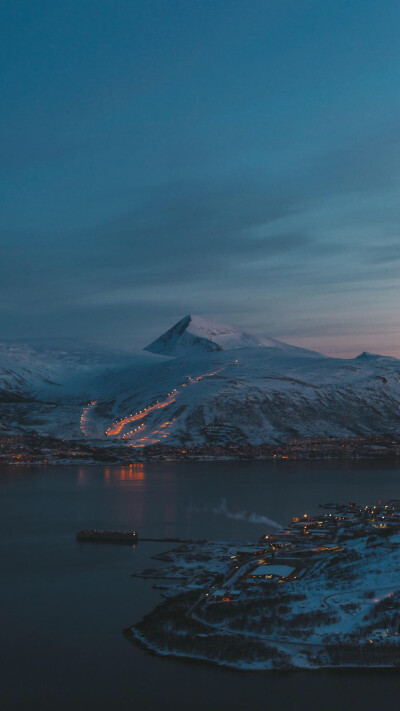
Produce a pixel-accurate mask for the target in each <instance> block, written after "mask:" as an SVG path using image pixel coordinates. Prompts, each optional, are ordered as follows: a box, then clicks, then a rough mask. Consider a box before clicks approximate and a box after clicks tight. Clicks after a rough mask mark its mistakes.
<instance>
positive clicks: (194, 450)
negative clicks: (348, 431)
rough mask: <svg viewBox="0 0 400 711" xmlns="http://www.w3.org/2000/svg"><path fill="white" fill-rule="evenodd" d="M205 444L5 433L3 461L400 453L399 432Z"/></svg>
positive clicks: (331, 456)
mask: <svg viewBox="0 0 400 711" xmlns="http://www.w3.org/2000/svg"><path fill="white" fill-rule="evenodd" d="M208 437H209V440H208V441H207V443H206V444H202V445H201V444H196V445H195V444H190V443H185V444H182V445H180V446H179V445H169V444H166V443H165V444H153V445H148V446H146V447H144V448H143V449H133V448H132V447H130V446H129V444H126V443H125V442H124V441H123V440H122V441H121V440H120V439H119V440H114V441H111V442H108V441H107V442H106V443H104V442H99V441H97V442H94V441H90V440H82V439H73V440H70V439H59V438H56V437H51V436H49V435H39V434H38V433H37V432H35V431H27V432H24V433H23V434H9V433H4V434H0V463H1V464H18V465H23V464H72V463H77V462H78V463H85V464H99V463H104V464H122V465H126V464H129V463H131V462H146V461H149V462H152V461H160V462H162V461H181V460H183V461H184V460H187V461H196V460H198V461H209V460H220V459H221V460H249V461H252V460H287V459H290V460H312V459H341V460H346V459H350V460H351V459H394V458H398V457H400V438H399V437H398V435H393V434H388V435H386V436H372V435H371V436H368V437H345V438H338V437H312V438H303V439H302V438H292V439H289V440H288V441H286V442H282V443H279V444H268V443H261V444H259V445H252V444H249V443H241V442H240V441H235V439H234V438H231V439H228V440H226V441H225V442H223V441H222V440H221V439H219V438H217V437H215V439H213V438H212V437H211V436H210V433H208Z"/></svg>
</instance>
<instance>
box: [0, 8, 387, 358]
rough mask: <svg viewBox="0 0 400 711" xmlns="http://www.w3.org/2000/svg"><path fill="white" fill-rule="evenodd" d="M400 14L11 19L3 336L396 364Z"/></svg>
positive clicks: (63, 11)
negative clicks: (248, 345)
mask: <svg viewBox="0 0 400 711" xmlns="http://www.w3.org/2000/svg"><path fill="white" fill-rule="evenodd" d="M399 26H400V1H396V0H387V1H386V2H384V3H382V2H379V0H352V1H350V0H346V1H345V0H323V1H321V0H250V1H248V0H247V1H244V0H210V1H209V0H168V1H166V0H134V1H132V0H118V2H115V0H68V2H67V0H59V1H58V2H54V0H42V1H41V0H36V2H34V3H33V2H30V1H28V0H13V2H10V3H4V4H3V6H2V9H1V10H0V61H1V67H2V71H1V73H0V91H1V97H2V110H1V112H0V129H1V130H0V141H1V161H0V183H1V189H0V212H1V232H0V340H5V339H27V340H28V339H29V338H33V337H35V338H37V337H59V336H67V337H71V338H76V339H85V340H90V341H93V342H95V343H99V344H103V345H106V346H107V345H108V346H112V347H116V346H117V347H122V348H138V347H142V346H144V345H146V344H147V343H149V342H150V341H152V340H154V338H156V337H157V336H158V335H160V334H161V333H162V332H163V331H165V330H167V328H169V327H170V326H172V325H173V324H174V323H175V322H176V321H178V320H179V319H180V318H182V317H183V316H184V315H185V314H187V313H197V314H201V315H204V316H208V317H213V318H214V319H215V320H220V321H224V322H228V323H233V324H236V325H238V326H240V327H243V328H245V329H249V330H253V331H255V332H259V333H262V334H263V335H267V336H271V337H274V338H279V339H281V340H287V341H289V342H291V343H295V344H298V345H302V346H305V347H308V348H314V349H316V350H320V351H322V352H324V353H327V354H329V355H338V356H344V357H352V356H355V355H357V354H358V353H360V352H361V351H363V350H368V351H372V352H380V353H384V354H388V355H395V356H398V357H400V308H399V307H400V234H399V225H400V221H399V218H400V200H399V187H400V42H399V39H398V32H399Z"/></svg>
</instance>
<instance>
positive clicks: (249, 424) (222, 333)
mask: <svg viewBox="0 0 400 711" xmlns="http://www.w3.org/2000/svg"><path fill="white" fill-rule="evenodd" d="M0 427H1V429H2V431H3V432H5V431H6V432H23V431H26V430H28V429H34V430H36V431H37V432H39V433H41V434H46V433H49V434H52V435H55V436H59V437H60V436H61V437H63V438H78V437H81V438H88V439H90V440H101V441H104V442H117V441H118V442H121V443H122V442H125V443H127V444H129V445H131V446H132V447H134V448H138V449H140V448H142V447H145V446H146V445H149V444H156V443H169V444H171V445H178V444H179V445H181V444H189V443H191V444H194V443H199V444H206V443H208V442H212V441H234V442H251V443H254V444H257V443H276V442H279V441H283V440H286V439H288V438H290V437H311V436H332V435H334V436H337V437H343V436H346V435H367V434H378V435H379V434H384V433H393V434H395V433H398V432H399V431H400V361H399V360H397V359H396V358H389V357H384V356H380V355H375V354H370V353H367V352H365V353H362V354H361V355H360V356H358V357H356V358H352V359H340V358H329V357H327V356H324V355H322V354H319V353H316V352H313V351H308V350H306V349H302V348H297V347H295V346H291V345H288V344H285V343H282V342H280V341H276V340H274V339H271V338H265V337H259V336H254V335H252V334H248V333H243V332H242V331H240V330H239V329H235V328H232V327H230V326H226V325H225V324H219V323H214V322H210V321H208V320H205V319H202V318H201V317H198V316H186V317H185V318H184V319H182V320H181V321H179V322H178V324H176V325H175V326H174V327H173V328H171V329H170V330H169V331H167V332H166V333H165V334H164V335H162V336H160V338H158V339H157V340H156V341H154V342H153V343H152V344H150V346H147V348H146V349H145V350H143V351H141V352H140V353H137V352H136V353H131V354H130V353H126V352H122V353H117V352H108V351H105V350H96V349H93V347H91V348H84V347H81V348H80V349H79V348H72V349H67V348H66V347H65V349H60V348H59V349H58V350H57V349H55V348H38V347H35V348H33V347H28V346H24V347H22V346H20V345H17V346H15V345H10V344H8V345H4V346H3V347H2V348H0Z"/></svg>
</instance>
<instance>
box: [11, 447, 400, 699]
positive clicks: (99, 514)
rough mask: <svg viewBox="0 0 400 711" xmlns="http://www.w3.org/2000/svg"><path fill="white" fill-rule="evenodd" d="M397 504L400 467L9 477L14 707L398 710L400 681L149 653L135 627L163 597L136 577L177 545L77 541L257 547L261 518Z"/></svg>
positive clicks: (376, 674) (247, 465)
mask: <svg viewBox="0 0 400 711" xmlns="http://www.w3.org/2000/svg"><path fill="white" fill-rule="evenodd" d="M389 498H400V468H399V467H398V465H397V464H396V463H382V462H381V463H377V462H363V463H345V462H329V463H327V462H313V463H310V462H304V463H298V462H282V461H280V462H276V463H272V462H254V463H253V462H207V463H201V462H188V463H184V462H179V463H160V464H155V463H154V464H153V463H152V464H147V463H144V464H142V465H134V466H132V467H126V468H122V467H103V466H101V467H89V466H86V467H85V466H80V467H79V466H65V467H51V466H48V467H36V466H31V467H24V468H23V467H1V468H0V499H1V517H0V528H1V536H0V551H1V567H0V603H1V607H0V609H1V615H0V617H1V629H0V647H1V659H2V662H1V667H0V669H1V671H0V677H1V684H0V694H1V708H2V709H3V710H4V711H5V710H7V711H8V710H9V709H10V710H11V709H13V710H14V709H17V710H20V709H27V710H28V709H29V710H30V711H36V709H41V710H43V711H47V709H49V710H50V709H52V710H53V709H55V708H57V709H75V710H78V709H79V710H80V709H85V710H87V709H95V710H96V711H100V710H102V709H111V708H112V709H113V710H115V711H119V710H120V709H121V710H122V709H128V708H129V709H132V708H135V709H139V711H141V710H142V709H143V710H147V709H157V710H158V709H163V710H164V709H165V710H167V711H168V710H169V709H171V710H172V709H174V711H181V710H182V711H183V710H185V711H186V710H187V709H191V710H197V709H207V710H210V711H212V710H213V709H219V710H222V711H224V710H225V709H247V708H248V709H254V710H257V709H264V708H268V709H285V710H288V709H317V708H318V709H320V708H324V709H328V710H330V709H338V708H341V709H350V708H354V706H355V705H356V704H357V705H358V706H363V707H364V708H367V709H369V708H375V707H376V702H377V701H379V699H382V694H384V698H385V701H386V704H387V705H390V704H391V705H392V707H393V708H394V707H395V703H396V702H397V699H398V696H399V693H400V678H399V677H398V675H397V673H395V672H387V671H386V672H385V671H365V672H362V671H351V670H347V671H344V672H339V671H336V672H333V671H331V672H315V671H314V672H299V671H297V672H280V673H243V672H235V671H232V670H226V669H222V668H218V667H215V666H212V665H208V664H201V663H196V662H188V661H185V660H176V659H163V658H159V657H156V656H152V655H149V654H146V653H145V652H144V651H142V650H141V649H139V648H137V647H135V646H134V645H133V644H131V643H130V642H129V641H128V640H127V639H126V638H125V637H124V636H123V634H122V631H123V629H124V628H126V627H128V626H129V625H131V624H132V623H134V622H136V621H137V620H139V619H140V617H141V616H142V615H143V614H145V613H146V612H148V611H150V610H151V609H152V607H154V605H155V604H156V603H157V602H158V600H159V599H160V597H159V594H158V593H157V591H156V590H153V588H152V583H151V581H145V580H142V579H139V578H135V577H131V573H134V572H137V571H139V570H140V569H142V568H145V567H155V565H161V564H160V563H156V562H155V561H153V560H151V555H153V554H154V553H156V552H159V551H161V550H163V549H168V548H170V547H171V545H169V546H168V545H167V544H164V543H162V544H160V543H145V542H143V543H140V542H139V544H138V545H137V546H136V547H135V548H131V547H130V546H126V545H125V546H124V545H122V546H119V545H102V544H94V545H93V544H89V543H86V544H85V543H84V544H78V543H77V542H76V540H75V534H76V531H77V530H78V529H81V528H91V527H93V528H95V527H97V528H129V529H130V528H136V529H137V530H138V533H139V536H142V537H146V536H148V537H163V536H169V537H172V536H174V537H175V536H178V537H180V538H192V537H193V538H209V539H218V538H219V539H221V538H223V539H227V538H246V539H248V538H252V539H257V538H258V537H259V536H260V535H261V534H262V533H263V532H264V530H265V526H264V525H263V524H254V523H249V521H248V515H249V514H251V513H256V514H258V515H259V516H266V517H268V518H270V519H272V520H274V521H278V522H279V523H282V524H285V523H287V522H288V520H289V519H290V518H291V517H292V516H293V515H294V514H297V513H306V512H307V513H313V512H316V511H317V510H318V504H319V503H320V502H326V501H345V502H347V501H358V502H360V503H367V502H377V501H378V500H379V499H380V500H385V499H389ZM223 500H225V501H226V506H225V504H224V505H222V506H221V502H223ZM246 511H247V515H246V513H245V512H246ZM227 512H228V513H227Z"/></svg>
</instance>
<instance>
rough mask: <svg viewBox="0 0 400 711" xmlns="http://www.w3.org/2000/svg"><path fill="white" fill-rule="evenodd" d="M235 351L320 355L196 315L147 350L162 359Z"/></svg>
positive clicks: (164, 335) (187, 317)
mask: <svg viewBox="0 0 400 711" xmlns="http://www.w3.org/2000/svg"><path fill="white" fill-rule="evenodd" d="M235 348H278V349H279V350H281V351H284V352H285V353H299V354H300V353H302V354H308V355H319V356H320V355H321V354H320V353H318V354H316V353H314V352H313V351H308V350H306V349H304V348H297V347H296V346H291V345H289V344H288V343H283V342H282V341H277V340H275V339H274V338H266V337H265V336H258V335H256V334H253V333H249V332H246V331H241V330H239V329H237V328H234V327H233V326H228V325H227V324H225V323H219V322H218V323H217V322H216V321H211V320H209V319H205V318H203V317H202V316H197V315H194V314H189V315H188V316H185V317H184V318H183V319H181V320H180V321H178V323H176V324H175V326H172V328H170V329H169V330H168V331H166V332H165V333H163V335H162V336H160V337H159V338H157V339H156V340H155V341H153V342H152V343H150V345H148V346H146V348H145V349H144V350H146V351H150V352H151V353H159V354H161V355H168V356H181V355H187V354H188V353H189V352H192V353H195V352H198V353H201V352H207V351H226V350H233V349H235Z"/></svg>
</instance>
